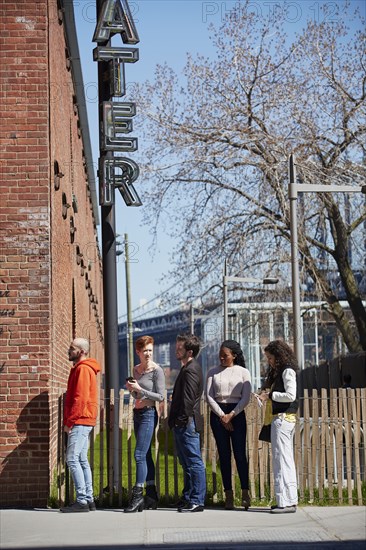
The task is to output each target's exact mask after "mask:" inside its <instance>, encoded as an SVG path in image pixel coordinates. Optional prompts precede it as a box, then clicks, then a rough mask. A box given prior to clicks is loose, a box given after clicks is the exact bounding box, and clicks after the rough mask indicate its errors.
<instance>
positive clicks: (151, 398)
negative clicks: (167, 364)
mask: <svg viewBox="0 0 366 550" xmlns="http://www.w3.org/2000/svg"><path fill="white" fill-rule="evenodd" d="M155 365H156V366H155V368H154V369H151V370H148V371H144V372H143V373H142V374H140V373H139V370H138V367H139V365H136V366H135V367H134V369H133V376H134V378H135V380H136V381H137V382H138V383H139V385H140V386H141V388H142V392H140V396H141V397H139V399H136V403H135V406H136V407H137V408H140V407H145V406H146V405H149V402H151V405H153V404H154V402H155V401H158V402H159V403H160V402H161V401H164V393H165V375H164V371H163V369H162V368H161V367H160V365H157V364H156V363H155ZM142 401H144V403H142Z"/></svg>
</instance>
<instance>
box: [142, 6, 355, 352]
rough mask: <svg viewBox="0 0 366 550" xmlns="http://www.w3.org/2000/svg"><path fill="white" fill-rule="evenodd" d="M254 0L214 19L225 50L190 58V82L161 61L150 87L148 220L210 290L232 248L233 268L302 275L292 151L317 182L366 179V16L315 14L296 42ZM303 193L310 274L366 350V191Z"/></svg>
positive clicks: (145, 106)
mask: <svg viewBox="0 0 366 550" xmlns="http://www.w3.org/2000/svg"><path fill="white" fill-rule="evenodd" d="M249 7H250V6H249V5H247V9H245V7H244V5H243V4H241V5H240V6H239V8H238V9H237V10H236V11H234V10H233V11H232V12H231V13H230V15H229V16H228V17H227V18H226V19H225V20H224V21H223V23H222V25H221V27H220V28H219V29H212V34H213V36H214V38H213V41H214V45H215V46H216V52H217V55H216V58H215V59H214V60H209V59H206V58H204V57H202V56H196V57H192V56H189V57H188V60H187V64H186V68H185V76H186V82H185V84H184V85H182V82H181V80H180V79H179V78H178V76H177V75H176V74H174V72H173V71H172V70H171V69H170V68H169V67H167V66H158V67H157V68H156V78H155V81H154V82H153V83H149V82H147V83H146V84H145V85H144V86H143V87H141V88H140V89H139V91H138V98H139V99H138V101H139V104H140V111H141V112H142V113H143V120H142V122H141V127H142V131H143V133H144V135H143V143H144V147H143V154H144V156H143V159H142V164H143V178H142V179H143V180H144V181H149V184H148V185H147V186H146V188H145V189H144V196H145V200H144V202H145V204H148V206H147V207H146V221H147V223H149V224H151V225H152V226H153V227H154V228H155V231H157V230H158V228H159V227H160V228H161V227H162V228H163V230H164V231H169V230H170V232H171V233H172V235H174V236H176V237H178V238H179V246H178V248H177V250H175V251H174V252H173V255H172V259H173V268H172V272H171V275H173V276H175V277H176V279H177V280H178V279H179V280H180V279H182V277H183V278H184V280H185V282H186V283H187V284H190V285H191V286H192V287H195V288H196V293H198V292H200V293H208V294H210V292H214V288H215V285H217V282H218V281H220V276H221V274H222V267H223V260H224V258H226V259H227V260H228V262H229V264H230V265H231V266H232V271H234V272H233V274H239V273H244V272H245V274H246V275H251V276H252V275H254V276H265V275H267V274H268V273H271V274H272V275H273V274H274V273H275V272H276V271H277V272H278V273H280V274H281V278H282V280H283V279H284V278H285V279H286V277H288V273H289V268H288V266H289V258H290V252H289V250H290V249H289V241H290V216H289V201H288V193H287V185H288V176H287V162H288V157H289V154H290V153H291V152H292V153H294V155H295V158H296V163H297V166H298V175H299V178H300V181H302V182H304V183H322V184H325V185H327V184H332V185H337V184H340V183H342V184H344V183H348V184H349V185H352V184H355V185H361V184H363V183H364V182H365V175H366V168H365V162H364V161H365V158H366V156H365V143H366V140H365V135H366V124H365V119H366V117H365V93H366V75H365V49H364V41H365V34H364V32H363V31H362V30H357V28H359V29H362V28H363V27H362V25H361V24H360V22H361V18H360V16H359V14H358V13H352V11H351V8H352V6H346V7H345V12H344V13H343V14H342V17H340V18H338V20H337V21H336V22H334V21H331V22H327V20H325V21H323V22H309V23H308V25H307V28H306V29H305V30H304V31H303V33H302V34H301V35H298V36H295V37H292V40H290V38H289V37H288V36H286V34H285V32H284V30H283V28H282V26H281V21H280V20H279V18H278V17H277V19H276V14H272V18H271V20H264V19H262V20H258V18H257V17H256V14H254V13H251V12H250V9H249ZM352 18H353V19H352ZM345 21H348V22H350V21H354V25H353V26H352V25H351V28H347V25H346V24H345ZM299 202H300V207H301V208H300V209H299V210H300V213H301V214H300V218H301V219H299V256H300V262H301V274H302V278H303V280H304V281H308V280H309V278H310V279H311V281H313V285H314V288H316V291H317V293H318V295H319V296H320V298H321V299H322V300H324V301H325V302H326V303H327V304H328V308H329V311H330V312H331V314H332V316H333V317H334V319H335V322H336V324H337V326H338V328H339V330H340V332H341V333H342V336H343V339H344V341H345V343H346V345H347V347H348V349H349V350H350V351H359V350H361V349H364V350H366V311H365V307H364V305H363V303H362V296H361V293H360V289H359V285H358V282H357V280H356V276H355V272H356V270H357V268H359V269H361V270H362V269H363V270H364V268H365V264H364V257H365V231H366V210H365V197H364V196H363V195H361V194H357V193H353V194H352V196H350V197H349V196H347V197H345V195H344V194H341V193H335V194H334V193H332V194H331V193H327V194H319V195H316V194H304V195H302V196H301V199H300V201H299ZM351 250H352V259H351V254H350V251H351ZM335 274H336V275H337V277H339V280H340V281H341V284H342V285H343V289H344V292H345V294H346V297H347V301H348V303H349V308H350V311H351V314H352V315H351V316H349V315H346V314H345V312H344V309H343V307H342V305H341V303H340V299H339V294H338V293H337V292H335V289H334V284H333V283H332V277H333V278H334V276H335Z"/></svg>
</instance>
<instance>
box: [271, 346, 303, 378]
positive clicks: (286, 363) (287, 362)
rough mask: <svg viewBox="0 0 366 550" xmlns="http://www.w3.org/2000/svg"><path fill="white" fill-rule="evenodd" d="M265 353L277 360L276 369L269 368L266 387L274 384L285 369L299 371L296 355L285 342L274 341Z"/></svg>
mask: <svg viewBox="0 0 366 550" xmlns="http://www.w3.org/2000/svg"><path fill="white" fill-rule="evenodd" d="M264 351H266V352H267V353H270V354H271V355H273V357H274V358H275V359H276V366H275V368H269V370H268V372H267V377H266V382H265V384H266V387H267V386H268V385H271V384H272V382H273V380H274V378H275V377H276V376H277V375H278V373H279V372H282V371H283V370H285V369H293V370H294V371H295V372H297V371H298V370H299V367H298V364H297V359H296V355H295V354H294V352H293V350H292V348H290V346H289V345H288V344H286V342H284V340H272V342H270V343H269V344H268V345H267V346H266V347H265V348H264Z"/></svg>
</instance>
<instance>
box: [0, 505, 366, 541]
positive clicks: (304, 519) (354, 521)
mask: <svg viewBox="0 0 366 550" xmlns="http://www.w3.org/2000/svg"><path fill="white" fill-rule="evenodd" d="M365 522H366V507H359V506H347V507H346V506H342V507H340V506H338V507H324V508H323V507H315V506H314V507H310V506H308V507H302V508H298V511H297V512H296V514H283V515H274V514H270V513H269V509H268V508H250V509H249V511H247V512H245V511H244V510H242V509H238V510H234V511H227V510H223V509H218V508H215V509H208V508H206V509H205V511H204V512H202V513H196V514H180V513H178V512H176V511H175V510H171V509H167V508H161V509H158V510H147V511H143V512H141V513H135V514H124V513H122V511H121V510H119V509H112V510H110V509H108V510H97V511H96V512H89V513H87V514H62V513H60V512H59V511H58V510H41V509H37V510H1V511H0V528H1V532H0V543H1V544H0V546H1V550H8V549H12V548H17V549H22V550H28V549H32V550H35V549H43V550H44V549H46V548H47V549H52V550H56V549H57V550H59V549H60V548H65V549H67V550H74V549H76V548H79V549H80V548H81V549H83V548H84V549H86V548H88V549H89V548H90V549H92V550H97V549H98V550H101V549H102V548H103V549H107V550H117V549H119V550H122V549H127V548H128V549H136V550H137V549H141V548H149V549H150V550H152V549H156V548H164V549H165V550H171V549H182V550H191V549H193V548H195V549H197V548H205V549H206V550H210V549H213V550H214V549H220V550H223V549H225V550H226V549H227V550H229V549H234V548H235V549H239V548H250V549H252V550H254V549H266V550H269V548H270V547H271V548H282V547H283V546H284V545H286V549H289V550H295V549H301V550H309V549H315V548H316V550H322V549H331V548H342V549H343V548H344V549H349V550H351V549H352V550H358V549H361V548H362V549H364V548H365V542H364V541H365V538H366V527H365Z"/></svg>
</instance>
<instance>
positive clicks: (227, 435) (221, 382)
mask: <svg viewBox="0 0 366 550" xmlns="http://www.w3.org/2000/svg"><path fill="white" fill-rule="evenodd" d="M219 359H220V365H219V366H218V367H214V368H212V369H210V371H209V372H208V375H207V386H206V398H207V402H208V404H209V406H210V408H211V415H210V425H211V429H212V432H213V435H214V437H215V441H216V445H217V450H218V453H219V459H220V469H221V475H222V482H223V485H224V490H225V508H226V509H228V510H232V509H233V508H234V499H233V490H232V481H231V480H232V475H231V456H232V452H233V453H234V458H235V462H236V467H237V470H238V474H239V479H240V484H241V489H242V506H244V508H245V510H247V509H248V508H249V506H250V498H249V479H248V477H249V476H248V460H247V454H246V437H247V425H246V418H245V412H244V408H245V407H246V406H247V405H248V403H249V400H250V394H251V391H252V386H251V378H250V373H249V371H248V369H246V368H245V361H244V356H243V352H242V350H241V347H240V345H239V344H238V342H235V340H225V341H224V342H223V343H222V344H221V347H220V352H219Z"/></svg>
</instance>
